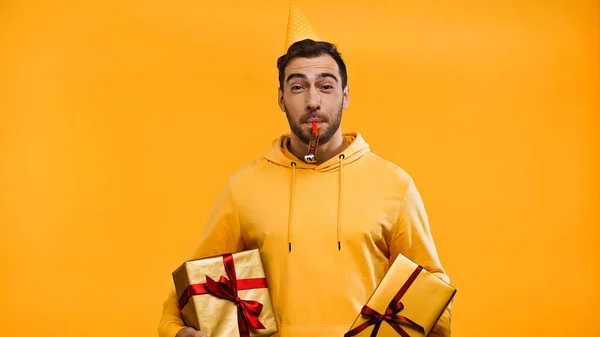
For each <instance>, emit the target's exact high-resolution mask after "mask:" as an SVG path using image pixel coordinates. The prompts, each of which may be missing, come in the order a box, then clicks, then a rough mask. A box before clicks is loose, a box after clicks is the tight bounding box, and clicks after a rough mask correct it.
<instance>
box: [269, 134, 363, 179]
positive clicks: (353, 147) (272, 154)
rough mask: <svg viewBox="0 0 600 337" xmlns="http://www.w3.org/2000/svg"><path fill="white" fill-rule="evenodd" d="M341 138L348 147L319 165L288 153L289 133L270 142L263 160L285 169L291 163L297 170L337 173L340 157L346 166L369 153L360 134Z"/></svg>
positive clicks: (345, 135)
mask: <svg viewBox="0 0 600 337" xmlns="http://www.w3.org/2000/svg"><path fill="white" fill-rule="evenodd" d="M342 137H343V138H344V140H345V141H346V142H347V143H350V145H349V146H348V147H347V148H346V149H345V150H344V151H343V152H341V153H339V154H338V155H336V156H334V157H332V158H330V159H328V160H327V161H325V162H323V163H321V164H319V165H316V164H310V163H306V162H304V161H303V160H301V159H299V158H298V157H296V156H294V154H293V153H291V152H290V150H289V148H288V144H289V141H290V134H289V133H288V134H284V135H282V136H280V137H278V138H276V139H274V140H273V141H272V142H271V146H270V147H269V150H268V151H267V152H266V153H265V158H266V159H267V160H268V161H270V162H272V163H275V164H277V165H281V166H285V167H290V166H291V165H292V163H295V164H296V168H297V169H310V170H315V171H318V172H332V171H337V170H339V169H340V166H341V165H342V162H341V161H340V156H341V158H343V165H348V164H350V163H352V162H354V161H356V160H358V159H359V158H360V157H362V156H363V155H364V154H365V153H367V152H369V151H370V149H369V144H367V142H366V141H365V140H364V138H363V137H362V136H361V134H360V133H358V132H353V133H345V134H343V135H342Z"/></svg>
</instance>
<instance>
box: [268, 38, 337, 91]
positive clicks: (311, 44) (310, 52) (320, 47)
mask: <svg viewBox="0 0 600 337" xmlns="http://www.w3.org/2000/svg"><path fill="white" fill-rule="evenodd" d="M323 54H327V55H329V56H331V57H332V58H333V59H334V60H335V62H336V63H337V65H338V68H340V76H341V77H342V88H345V87H346V83H348V74H347V72H346V64H345V63H344V60H342V55H341V54H340V53H339V52H338V51H337V48H336V47H335V45H334V44H332V43H329V42H325V41H314V40H311V39H305V40H301V41H297V42H294V43H293V44H292V45H291V46H290V47H289V48H288V50H287V52H286V53H285V55H282V56H280V57H279V58H278V59H277V69H279V88H281V89H283V81H284V76H285V67H287V65H288V64H289V63H290V62H291V61H292V60H293V59H295V58H297V57H306V58H313V57H319V56H321V55H323Z"/></svg>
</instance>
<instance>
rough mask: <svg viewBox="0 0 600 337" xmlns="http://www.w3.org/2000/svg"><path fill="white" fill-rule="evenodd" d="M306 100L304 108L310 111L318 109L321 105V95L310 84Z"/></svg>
mask: <svg viewBox="0 0 600 337" xmlns="http://www.w3.org/2000/svg"><path fill="white" fill-rule="evenodd" d="M306 100H307V102H306V108H307V109H308V110H310V111H315V110H319V108H320V107H321V95H320V93H319V91H318V90H317V88H315V87H314V86H311V88H310V90H309V91H308V95H307V96H306Z"/></svg>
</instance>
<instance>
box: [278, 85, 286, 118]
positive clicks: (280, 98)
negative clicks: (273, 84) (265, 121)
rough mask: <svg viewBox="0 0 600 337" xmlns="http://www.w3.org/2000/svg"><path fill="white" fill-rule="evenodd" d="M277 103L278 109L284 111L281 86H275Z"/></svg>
mask: <svg viewBox="0 0 600 337" xmlns="http://www.w3.org/2000/svg"><path fill="white" fill-rule="evenodd" d="M277 103H278V104H279V109H281V111H282V112H285V103H283V91H282V90H281V88H277Z"/></svg>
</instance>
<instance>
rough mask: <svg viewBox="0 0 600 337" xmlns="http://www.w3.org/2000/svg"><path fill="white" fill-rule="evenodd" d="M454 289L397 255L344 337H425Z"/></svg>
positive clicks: (452, 294) (444, 307)
mask: <svg viewBox="0 0 600 337" xmlns="http://www.w3.org/2000/svg"><path fill="white" fill-rule="evenodd" d="M455 294H456V289H455V288H454V287H452V286H451V285H449V284H448V283H446V282H444V281H443V280H441V279H440V278H438V277H437V276H435V275H433V274H432V273H429V272H428V271H426V270H425V269H423V267H421V266H419V265H417V264H416V263H414V262H413V261H411V260H409V259H408V258H406V257H405V256H403V255H398V257H397V258H396V260H395V261H394V263H393V264H392V265H391V266H390V269H389V270H388V272H387V273H386V275H385V276H384V278H383V280H382V281H381V283H380V284H379V285H378V286H377V288H376V289H375V291H374V292H373V294H372V295H371V298H370V299H369V300H368V302H367V304H366V305H365V306H364V307H363V308H362V310H361V313H360V314H359V316H358V317H357V318H356V320H355V321H354V323H353V324H352V326H351V327H350V331H348V332H347V333H346V334H345V335H344V337H352V336H358V337H369V336H370V337H375V336H377V337H398V336H402V337H417V336H419V337H424V336H427V334H429V332H430V331H431V329H432V328H433V327H434V326H435V323H437V321H438V320H439V318H440V316H441V315H442V313H443V312H444V310H445V309H446V307H447V306H448V304H449V303H450V301H451V300H452V298H453V297H454V295H455Z"/></svg>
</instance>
